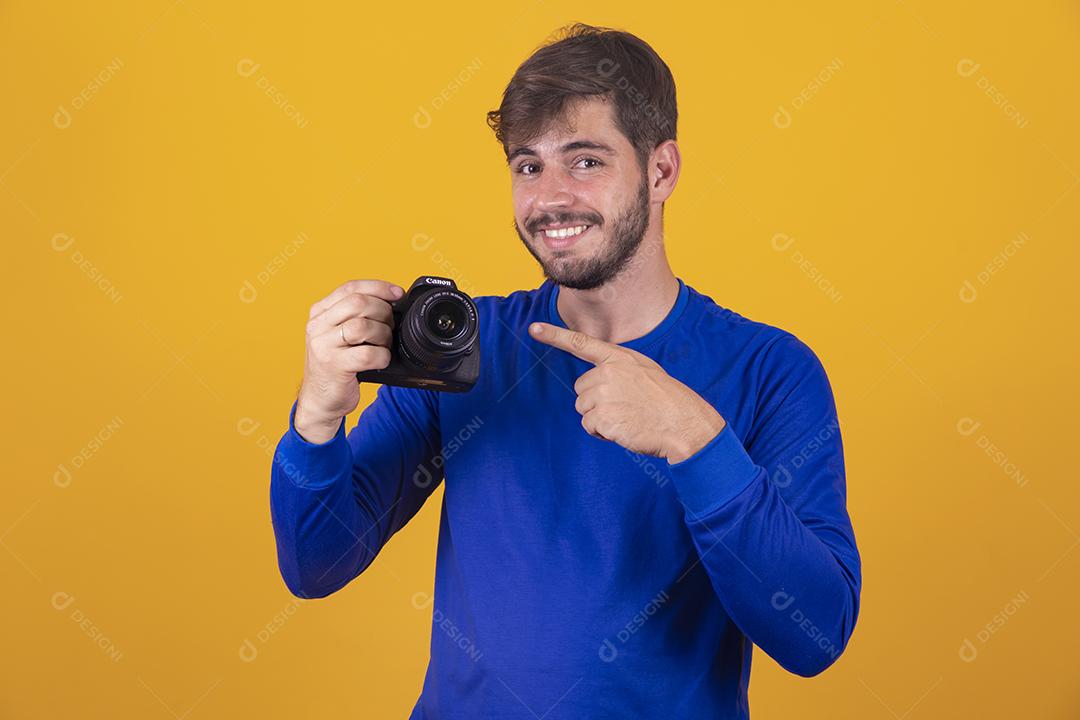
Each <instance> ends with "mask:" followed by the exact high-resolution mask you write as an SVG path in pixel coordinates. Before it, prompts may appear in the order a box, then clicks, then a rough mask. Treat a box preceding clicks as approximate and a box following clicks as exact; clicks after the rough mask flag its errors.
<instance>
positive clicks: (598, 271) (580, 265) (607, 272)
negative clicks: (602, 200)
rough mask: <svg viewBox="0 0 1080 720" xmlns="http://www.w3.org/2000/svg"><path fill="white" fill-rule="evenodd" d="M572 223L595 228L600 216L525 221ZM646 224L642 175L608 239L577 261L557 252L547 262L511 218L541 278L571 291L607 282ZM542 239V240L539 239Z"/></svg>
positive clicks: (627, 258) (630, 254)
mask: <svg viewBox="0 0 1080 720" xmlns="http://www.w3.org/2000/svg"><path fill="white" fill-rule="evenodd" d="M571 222H576V223H578V224H581V225H592V226H593V227H595V228H599V227H600V226H601V225H602V224H603V219H602V218H601V217H600V216H599V215H595V214H586V215H579V216H574V215H570V214H568V213H567V214H561V213H555V214H551V215H542V216H539V217H537V218H535V219H534V220H533V221H531V222H530V223H528V226H529V227H530V228H532V229H533V230H534V232H533V234H534V235H535V228H536V227H537V226H539V225H545V224H560V225H561V224H565V223H571ZM648 226H649V183H648V180H647V178H643V179H642V182H641V184H640V185H639V186H638V192H637V196H636V197H635V198H634V200H633V201H632V202H631V203H630V206H629V207H628V208H627V209H626V210H625V211H624V212H623V213H622V214H621V215H619V216H618V217H616V218H615V219H614V220H613V221H612V223H611V228H610V231H609V233H607V235H608V242H607V243H606V244H605V245H604V246H602V247H601V248H600V249H599V250H598V251H597V253H596V255H594V256H593V257H590V258H585V259H582V260H580V261H576V262H575V261H572V260H570V259H567V258H563V257H559V255H558V254H557V255H556V256H555V257H554V258H552V259H551V260H550V261H545V260H544V258H542V257H541V256H540V253H538V252H537V251H536V249H535V248H534V247H533V245H532V243H530V242H529V238H528V237H527V236H526V235H525V233H523V232H522V231H521V227H520V226H519V225H518V223H517V220H515V221H514V229H515V230H516V231H517V234H518V237H520V238H521V242H522V243H524V244H525V248H526V249H527V250H528V251H529V253H530V254H531V255H532V256H533V257H534V258H536V262H538V263H540V267H541V269H542V270H543V271H544V277H546V278H548V279H549V280H551V281H552V282H554V283H555V284H557V285H562V286H564V287H568V288H571V289H573V290H594V289H596V288H598V287H601V286H602V285H604V284H605V283H607V282H609V281H611V280H612V279H614V278H615V277H617V276H618V275H619V273H621V272H622V271H623V270H624V269H626V267H627V265H629V264H630V260H631V259H632V258H633V257H634V254H635V253H636V252H637V249H638V246H640V245H641V241H642V240H643V239H644V238H645V230H646V228H647V227H648ZM541 242H542V241H541Z"/></svg>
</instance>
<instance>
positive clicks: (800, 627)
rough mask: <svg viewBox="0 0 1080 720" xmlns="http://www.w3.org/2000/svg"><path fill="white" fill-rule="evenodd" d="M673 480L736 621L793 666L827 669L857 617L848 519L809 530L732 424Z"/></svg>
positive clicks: (806, 671)
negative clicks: (733, 428) (748, 450)
mask: <svg viewBox="0 0 1080 720" xmlns="http://www.w3.org/2000/svg"><path fill="white" fill-rule="evenodd" d="M724 432H726V433H728V434H727V435H723V436H718V437H717V439H716V440H715V441H713V442H712V443H710V445H709V446H707V447H706V448H705V449H704V452H703V453H702V454H701V455H695V456H693V457H692V458H690V460H689V462H688V463H683V464H679V465H674V466H673V468H672V474H673V477H674V478H675V480H676V488H677V489H678V490H679V491H680V498H681V499H682V501H683V505H684V508H685V510H686V524H687V527H688V529H689V530H690V533H691V536H692V538H693V541H694V544H695V546H696V547H697V550H698V553H699V556H700V558H701V564H702V566H703V567H704V568H705V571H706V573H707V574H708V575H709V578H710V580H711V582H712V585H713V587H714V589H715V591H716V593H717V596H718V597H719V599H720V600H721V602H722V603H723V604H724V606H725V608H726V609H727V611H728V614H729V615H730V616H731V618H732V620H733V622H735V624H736V625H738V627H739V628H740V629H741V630H742V631H743V633H744V634H745V635H746V636H747V637H749V638H750V640H751V641H753V642H754V644H756V645H758V646H759V647H760V648H761V649H762V650H764V651H765V652H767V653H768V654H769V655H770V656H771V657H773V658H774V659H775V660H776V661H777V662H779V663H780V664H781V665H782V666H783V667H784V668H786V669H787V670H789V671H791V672H793V673H796V674H799V675H804V676H809V675H814V674H817V673H819V672H821V671H822V670H824V669H825V668H826V667H828V666H829V665H830V664H831V663H832V662H833V661H834V660H836V658H837V657H839V655H840V653H841V652H842V651H843V649H844V648H845V646H846V645H847V642H848V639H849V638H850V636H851V633H852V630H853V629H854V626H855V620H856V617H857V614H858V602H859V586H860V576H859V567H858V563H859V560H858V554H857V551H856V550H855V544H854V537H853V535H852V533H851V529H850V525H849V524H847V522H846V515H845V516H844V517H840V516H839V515H837V516H836V517H824V516H823V517H822V519H821V520H820V521H815V522H813V523H812V525H813V527H811V526H809V525H808V523H807V522H804V521H803V520H801V519H800V518H799V516H798V515H797V514H796V512H795V511H794V510H793V509H792V508H791V506H790V505H789V504H788V503H787V502H786V501H785V500H784V498H783V496H782V494H781V492H780V490H779V489H778V488H777V486H776V485H775V484H774V483H773V482H771V481H770V480H769V477H768V474H767V472H766V470H765V469H764V468H762V467H760V466H757V465H755V464H754V463H753V461H752V460H750V458H749V456H748V455H746V454H745V451H743V450H742V447H741V444H739V441H738V439H737V438H736V437H735V436H734V434H733V432H732V431H731V429H730V428H727V429H725V431H724Z"/></svg>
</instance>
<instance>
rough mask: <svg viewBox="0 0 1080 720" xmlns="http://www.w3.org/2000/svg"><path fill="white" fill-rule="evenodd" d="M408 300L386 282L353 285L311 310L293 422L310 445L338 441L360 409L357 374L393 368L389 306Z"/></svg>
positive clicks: (396, 288)
mask: <svg viewBox="0 0 1080 720" xmlns="http://www.w3.org/2000/svg"><path fill="white" fill-rule="evenodd" d="M404 294H405V291H404V290H403V289H402V288H401V287H400V286H398V285H394V284H393V283H388V282H384V281H382V280H350V281H348V282H347V283H345V284H343V285H341V286H340V287H338V288H337V289H336V290H334V292H332V293H330V294H329V295H327V296H326V297H325V298H323V299H322V300H320V301H318V302H317V303H315V304H314V305H312V306H311V313H310V315H309V318H308V323H307V343H306V344H307V349H306V353H307V354H306V356H305V359H304V381H303V383H302V384H301V385H300V393H299V396H298V397H297V404H296V415H295V417H294V418H293V420H294V422H293V424H294V426H295V427H296V431H297V432H298V433H300V435H301V437H303V438H304V439H305V440H307V441H308V442H312V443H324V442H326V441H327V440H329V439H331V438H332V437H334V435H335V434H336V433H337V430H338V428H339V427H340V426H341V419H342V418H343V417H345V416H346V415H348V414H349V413H351V412H352V411H353V410H355V409H356V406H357V405H359V404H360V383H359V382H357V380H356V373H358V372H361V371H363V370H381V369H383V368H385V367H386V366H387V365H389V364H390V343H391V339H392V337H393V331H392V328H393V324H394V320H393V314H392V312H391V309H390V303H391V302H392V301H394V300H397V299H399V298H401V297H402V296H403V295H404ZM343 338H344V339H343Z"/></svg>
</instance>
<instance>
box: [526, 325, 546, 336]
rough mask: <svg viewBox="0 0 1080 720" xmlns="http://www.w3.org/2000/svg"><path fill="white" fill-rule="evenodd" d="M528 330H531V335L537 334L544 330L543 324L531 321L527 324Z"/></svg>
mask: <svg viewBox="0 0 1080 720" xmlns="http://www.w3.org/2000/svg"><path fill="white" fill-rule="evenodd" d="M529 332H531V333H532V334H533V335H539V334H540V333H542V332H544V326H543V325H541V324H540V323H533V324H532V325H530V326H529Z"/></svg>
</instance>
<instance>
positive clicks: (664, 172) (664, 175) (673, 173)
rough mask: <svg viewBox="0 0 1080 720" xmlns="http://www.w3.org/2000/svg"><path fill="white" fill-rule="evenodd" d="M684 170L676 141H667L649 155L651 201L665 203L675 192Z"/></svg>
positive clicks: (648, 169)
mask: <svg viewBox="0 0 1080 720" xmlns="http://www.w3.org/2000/svg"><path fill="white" fill-rule="evenodd" d="M681 168H682V154H681V153H679V145H678V143H676V142H675V141H674V140H665V141H664V142H662V143H660V144H659V145H657V146H656V148H654V149H653V151H652V153H650V154H649V164H648V166H647V167H646V170H647V171H648V173H649V200H650V202H652V203H663V202H664V201H665V200H667V199H668V198H669V197H671V193H673V192H675V184H676V183H677V182H679V170H680V169H681Z"/></svg>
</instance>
